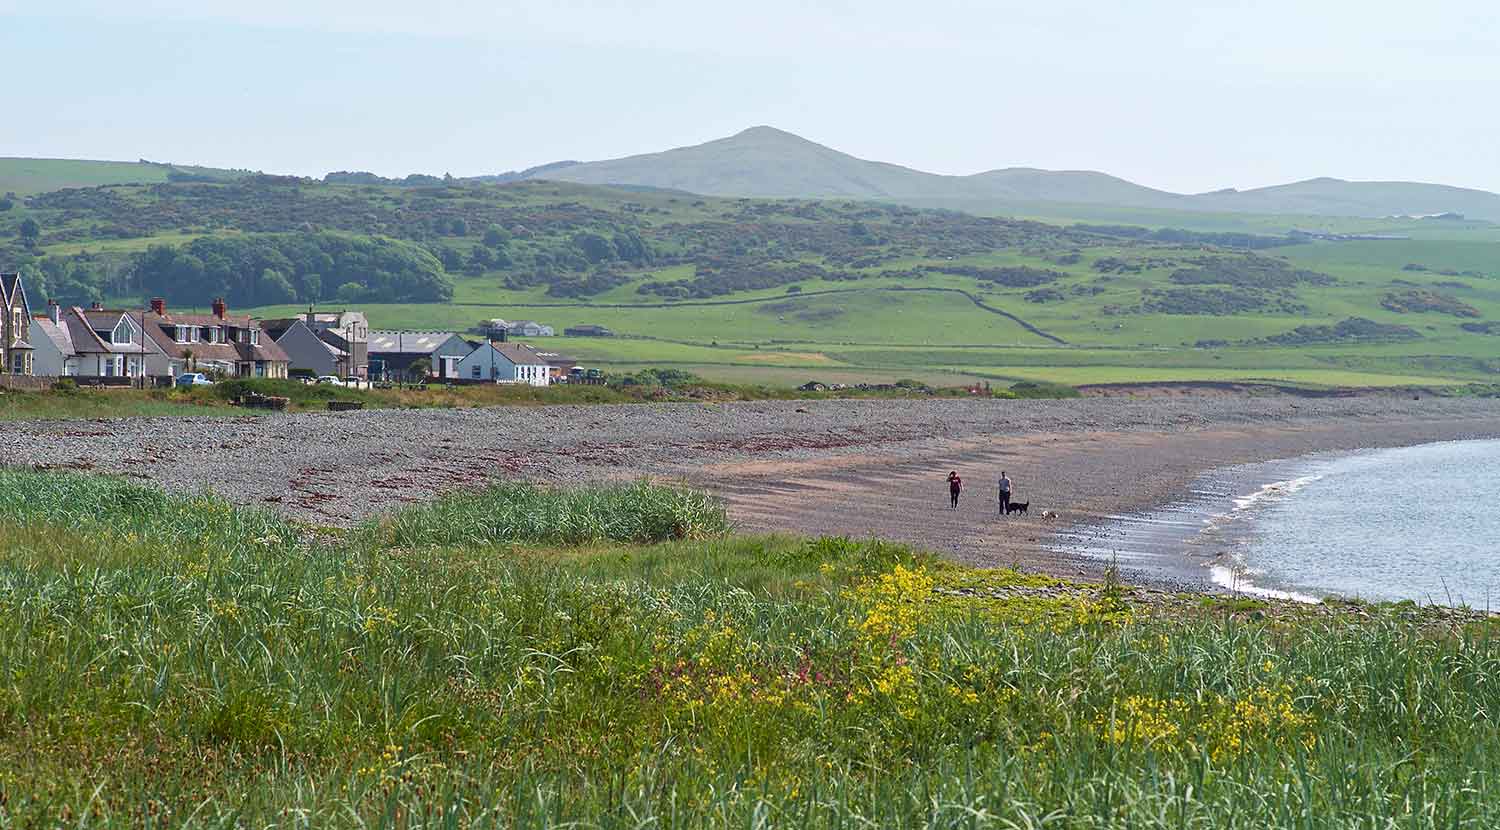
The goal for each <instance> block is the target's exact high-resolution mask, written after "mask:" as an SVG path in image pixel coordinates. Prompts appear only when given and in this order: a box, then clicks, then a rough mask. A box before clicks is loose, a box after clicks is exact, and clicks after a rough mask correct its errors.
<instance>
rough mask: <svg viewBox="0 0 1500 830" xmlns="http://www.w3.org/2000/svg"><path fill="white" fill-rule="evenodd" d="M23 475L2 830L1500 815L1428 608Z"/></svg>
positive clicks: (1308, 823)
mask: <svg viewBox="0 0 1500 830" xmlns="http://www.w3.org/2000/svg"><path fill="white" fill-rule="evenodd" d="M644 488H646V485H630V486H629V487H625V488H621V492H614V491H608V492H610V493H613V494H612V495H604V494H601V493H600V492H592V493H590V494H589V495H587V496H583V495H580V494H578V493H570V492H567V491H552V490H544V489H543V490H527V491H513V490H505V491H502V492H504V493H505V495H503V496H497V495H495V494H494V493H487V494H476V495H475V496H473V497H469V498H472V499H474V501H473V502H472V504H474V505H489V506H491V507H493V506H494V505H497V504H512V503H513V504H516V505H521V506H524V508H525V510H529V511H535V510H538V509H541V510H557V511H558V512H557V513H556V514H555V515H558V516H572V515H575V514H576V513H577V512H578V511H579V510H581V509H584V508H585V507H586V509H588V510H595V509H597V507H598V506H605V505H614V504H616V503H617V502H616V501H615V500H616V499H619V500H623V502H622V503H623V504H625V505H628V506H630V505H633V507H631V508H630V509H640V508H642V506H651V505H658V504H671V503H673V502H672V499H671V498H670V497H669V496H668V495H667V494H664V493H660V492H657V491H656V490H655V489H644ZM631 492H635V493H636V495H634V496H632V495H629V494H630V493H631ZM684 498H685V497H684ZM553 501H555V502H562V503H565V504H568V505H571V506H569V507H567V508H566V509H564V508H562V507H554V508H548V507H546V506H545V505H546V504H547V503H548V502H553ZM0 504H3V505H4V508H3V511H0V737H3V740H0V826H52V825H58V824H65V825H68V826H89V827H101V826H121V827H126V826H129V827H139V826H159V825H169V826H188V827H208V826H213V827H221V826H230V825H232V826H258V827H273V826H274V827H281V826H297V827H406V828H410V827H457V826H471V827H473V826H477V827H540V826H549V827H556V826H580V827H583V826H586V827H668V828H679V827H708V826H712V827H723V826H745V827H773V826H797V827H827V828H847V827H854V826H881V827H887V826H888V827H898V826H899V827H944V828H948V827H953V828H960V827H962V828H969V827H993V828H1009V829H1011V830H1014V828H1042V827H1051V828H1125V827H1131V828H1158V827H1159V828H1168V827H1171V828H1178V827H1187V828H1268V827H1269V828H1353V827H1357V828H1386V827H1401V828H1406V827H1417V828H1475V829H1476V830H1477V828H1489V827H1494V826H1500V777H1497V775H1500V721H1497V719H1496V717H1495V715H1494V713H1495V712H1497V711H1500V687H1497V685H1496V684H1495V683H1494V682H1493V680H1494V677H1496V676H1497V674H1500V642H1497V641H1496V640H1495V638H1494V636H1493V628H1492V627H1491V626H1489V625H1485V624H1478V625H1473V626H1468V627H1459V628H1454V627H1452V626H1444V625H1439V624H1436V623H1435V622H1434V620H1435V619H1436V618H1434V617H1432V616H1429V615H1426V614H1424V613H1422V612H1420V610H1414V609H1411V608H1407V607H1382V606H1362V607H1348V608H1343V607H1340V608H1337V609H1331V610H1328V611H1326V612H1325V611H1321V610H1320V611H1317V612H1314V611H1312V610H1309V611H1308V612H1307V613H1305V614H1275V615H1266V616H1264V617H1263V618H1256V615H1255V614H1246V615H1240V614H1231V613H1229V612H1221V611H1217V610H1211V609H1208V608H1204V609H1203V610H1202V611H1201V613H1191V614H1187V615H1185V616H1175V617H1167V616H1163V615H1160V614H1155V613H1151V612H1150V609H1147V608H1143V607H1132V606H1128V605H1122V604H1120V603H1118V602H1117V601H1114V600H1108V599H1097V600H1077V599H1073V598H1069V597H1068V596H1067V595H1066V592H1065V591H1064V590H1062V589H1066V587H1067V586H1065V585H1062V584H1060V583H1057V582H1056V581H1055V580H1049V579H1046V578H1043V577H1037V576H1034V575H1024V574H1018V573H1015V572H1011V571H1005V570H994V571H981V570H972V569H967V568H961V567H959V566H956V565H951V564H947V563H944V562H942V561H940V560H938V559H935V558H933V557H931V556H929V555H926V554H923V553H921V552H919V551H913V550H910V549H908V548H905V547H903V546H900V545H893V544H889V543H885V542H879V541H874V540H871V541H853V540H843V539H822V540H801V539H794V538H787V537H732V536H722V535H717V534H719V532H720V531H722V522H721V520H718V521H709V520H707V519H701V520H697V523H696V524H692V525H691V526H693V527H697V528H700V529H701V532H702V533H703V534H704V535H707V536H709V537H710V538H701V539H681V538H679V539H674V540H672V541H666V542H660V543H653V544H635V543H624V542H612V541H599V539H600V538H601V537H600V536H599V535H598V531H596V530H589V531H588V532H585V533H580V534H577V536H576V537H575V536H566V537H560V536H555V535H549V534H547V533H542V532H538V531H536V530H535V528H536V527H538V525H531V524H526V525H523V526H522V527H524V528H526V530H525V533H520V532H512V531H510V530H504V528H508V527H510V525H504V524H501V525H481V526H476V527H474V528H471V529H470V530H467V531H464V532H461V533H458V534H456V535H452V536H448V535H444V534H445V533H447V531H442V532H439V531H436V530H434V529H433V528H442V527H446V526H447V524H446V523H444V522H428V521H416V520H412V521H411V522H410V523H409V524H408V525H405V527H406V530H404V531H402V532H405V533H408V534H410V535H409V537H408V536H401V537H398V536H393V535H389V534H395V533H397V530H396V529H395V528H398V527H401V525H399V524H395V525H387V526H384V527H382V528H381V529H380V532H381V533H384V534H388V535H384V536H378V535H376V534H375V533H374V532H371V533H354V534H351V535H350V536H349V537H347V538H346V539H344V540H340V541H337V542H330V543H327V544H321V543H318V544H308V543H302V542H297V541H296V540H295V538H294V537H295V534H293V533H292V530H291V529H288V528H285V526H284V525H283V526H279V527H278V524H277V522H276V520H275V519H274V518H273V517H267V516H265V515H264V514H260V513H255V512H248V513H246V512H242V511H238V510H236V509H234V508H229V507H227V506H224V505H222V504H219V503H215V502H212V500H208V499H178V498H173V497H169V496H164V495H162V494H159V493H156V492H155V491H150V490H145V489H144V488H139V487H136V486H135V485H131V484H128V483H124V482H120V481H118V480H114V479H97V478H90V477H87V476H57V475H47V474H39V473H31V472H5V473H3V474H0ZM205 504H211V505H212V506H213V509H212V510H207V511H205ZM462 504H463V503H462V502H461V501H460V500H452V501H447V502H445V503H444V505H443V506H442V507H439V506H434V507H432V508H429V509H430V510H432V511H434V512H433V513H431V514H429V515H430V517H431V518H441V517H444V516H446V515H447V514H446V513H444V512H443V511H446V510H454V511H458V512H462V511H461V506H462ZM581 506H582V507H581ZM205 512H207V513H209V514H218V513H222V514H223V515H225V516H228V517H232V518H220V519H211V520H209V521H208V523H207V524H204V523H203V520H202V517H203V515H204V513H205ZM644 512H648V513H652V514H654V513H656V512H659V508H655V507H653V508H652V509H650V510H646V511H644ZM665 512H670V511H665ZM708 514H709V516H710V518H711V517H712V516H717V515H720V514H718V513H716V512H714V511H713V510H709V511H708ZM403 515H405V514H403ZM397 519H399V517H397ZM397 519H393V520H392V521H393V522H396V521H397ZM580 524H581V526H583V527H587V528H596V527H598V525H594V524H589V523H586V522H585V523H580ZM118 526H126V527H129V528H132V529H133V530H132V531H128V532H126V533H124V534H121V533H119V532H118V530H119V527H118ZM640 526H649V527H657V526H659V525H655V524H652V523H650V522H644V521H640V522H638V523H637V524H629V525H625V526H624V527H627V528H635V527H640ZM660 526H666V525H665V524H664V525H660ZM673 526H674V527H676V525H673ZM497 527H498V528H501V530H495V529H493V528H497ZM174 528H175V529H176V530H175V531H174ZM205 528H206V530H204V531H203V533H202V535H201V536H200V537H199V539H198V540H197V541H195V540H194V539H193V536H192V534H191V533H190V532H189V529H205ZM486 528H491V529H486ZM244 531H253V532H252V535H254V533H261V534H262V535H261V536H260V537H258V538H260V539H263V540H264V539H268V538H269V539H273V540H274V539H281V540H282V542H287V543H282V542H276V543H266V542H250V543H235V540H237V539H242V538H244ZM709 531H712V532H711V533H710V532H709ZM131 532H134V533H135V535H134V537H132V536H131ZM637 534H638V531H637V530H634V529H629V530H627V531H624V532H621V533H620V536H621V537H623V538H626V539H631V540H634V539H636V538H637ZM646 535H647V536H648V537H651V536H657V535H660V534H656V533H650V534H646ZM678 535H692V534H686V533H684V534H678ZM161 538H170V539H173V540H174V542H173V544H162V543H160V541H159V540H160V539H161ZM397 538H400V539H403V540H406V541H401V542H400V543H399V544H396V545H392V544H391V543H392V542H393V541H395V540H396V539H397ZM520 538H525V539H528V540H531V541H533V542H538V541H540V542H542V543H541V544H527V545H496V544H494V542H496V541H498V540H514V539H520ZM563 538H581V539H584V540H586V541H587V544H582V545H565V544H563V543H562V541H561V540H562V539H563ZM287 540H290V541H289V542H288V541H287ZM475 540H479V541H482V542H483V544H480V545H475V544H472V542H474V541H475ZM960 586H962V587H978V588H982V589H985V590H989V589H998V588H1005V587H1010V586H1028V587H1030V588H1033V589H1035V588H1048V587H1050V588H1057V589H1059V592H1058V593H1057V594H1056V595H1048V594H1045V593H1038V594H1036V595H1034V596H1029V597H1026V598H1021V599H1013V600H1004V601H1001V600H986V599H982V598H980V597H981V596H982V595H983V593H984V591H978V592H977V593H976V594H975V595H966V594H961V593H955V592H954V589H955V588H957V587H960ZM1095 596H1098V595H1095Z"/></svg>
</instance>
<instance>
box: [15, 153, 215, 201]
mask: <svg viewBox="0 0 1500 830" xmlns="http://www.w3.org/2000/svg"><path fill="white" fill-rule="evenodd" d="M241 175H244V171H235V170H220V169H217V168H211V167H194V166H190V165H173V164H157V163H155V162H148V161H88V160H83V159H33V158H0V194H4V193H15V194H16V195H17V196H32V195H36V194H38V193H46V192H48V191H52V190H62V189H63V188H68V187H98V186H100V185H109V184H156V183H159V182H165V181H169V180H171V179H172V178H174V177H175V178H178V179H182V178H211V179H230V178H235V177H237V176H241Z"/></svg>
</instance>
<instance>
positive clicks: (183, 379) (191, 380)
mask: <svg viewBox="0 0 1500 830" xmlns="http://www.w3.org/2000/svg"><path fill="white" fill-rule="evenodd" d="M177 385H178V386H213V385H214V382H213V381H211V380H209V379H208V375H205V374H203V373H202V372H184V373H182V374H180V375H178V376H177Z"/></svg>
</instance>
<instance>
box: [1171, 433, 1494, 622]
mask: <svg viewBox="0 0 1500 830" xmlns="http://www.w3.org/2000/svg"><path fill="white" fill-rule="evenodd" d="M1283 469H1291V470H1292V472H1294V473H1295V474H1294V475H1291V476H1290V477H1287V478H1283V479H1281V480H1278V481H1275V482H1273V483H1269V484H1265V485H1262V486H1260V487H1257V488H1254V489H1251V490H1249V491H1248V492H1242V493H1239V494H1237V495H1236V496H1234V499H1233V504H1234V506H1233V508H1232V509H1231V510H1229V511H1227V512H1226V513H1224V514H1221V515H1219V516H1216V517H1212V518H1210V519H1209V520H1208V521H1206V522H1205V527H1204V529H1203V531H1202V532H1201V533H1200V536H1202V539H1201V540H1198V541H1199V544H1200V547H1201V545H1202V544H1203V543H1207V544H1209V545H1210V546H1211V547H1213V548H1216V549H1217V550H1216V553H1215V556H1214V557H1213V558H1211V559H1209V560H1208V566H1209V568H1210V572H1211V574H1212V578H1213V580H1214V581H1215V582H1217V583H1218V584H1220V585H1222V586H1225V587H1232V588H1235V589H1237V590H1242V591H1246V592H1249V593H1265V594H1273V595H1290V596H1293V597H1296V598H1303V599H1311V598H1320V597H1323V596H1329V595H1336V596H1346V597H1359V598H1363V599H1372V600H1403V599H1410V600H1416V601H1418V602H1422V603H1439V604H1444V605H1458V604H1464V605H1469V606H1471V607H1475V608H1482V609H1493V610H1500V441H1452V442H1444V443H1438V444H1424V445H1420V446H1415V447H1402V448H1398V449H1382V450H1369V451H1364V452H1359V453H1354V454H1351V455H1344V456H1340V457H1332V458H1321V459H1312V460H1306V461H1303V462H1300V463H1299V464H1297V465H1296V466H1295V468H1283Z"/></svg>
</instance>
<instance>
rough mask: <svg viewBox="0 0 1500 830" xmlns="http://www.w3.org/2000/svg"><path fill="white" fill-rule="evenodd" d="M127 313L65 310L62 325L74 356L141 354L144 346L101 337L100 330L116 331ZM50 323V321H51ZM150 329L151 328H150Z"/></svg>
mask: <svg viewBox="0 0 1500 830" xmlns="http://www.w3.org/2000/svg"><path fill="white" fill-rule="evenodd" d="M124 316H125V312H124V311H123V310H120V309H89V310H87V311H85V310H83V309H81V308H79V307H77V306H73V307H72V308H69V309H65V310H64V311H63V314H62V324H63V325H64V326H67V329H68V332H67V333H68V339H69V340H70V341H71V342H72V344H73V354H139V353H140V351H141V349H142V348H143V347H144V344H143V343H141V342H139V341H137V342H134V343H118V344H117V343H111V342H109V341H108V340H105V339H104V338H102V337H100V336H99V330H101V329H103V330H108V331H114V328H115V326H117V325H119V324H120V318H121V317H124ZM49 322H50V321H49ZM148 328H149V327H148Z"/></svg>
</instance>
